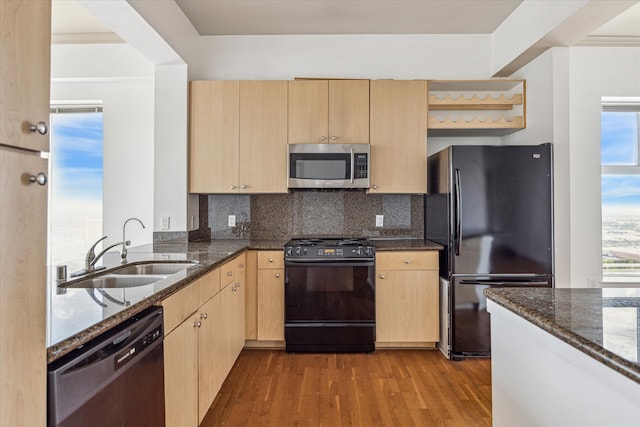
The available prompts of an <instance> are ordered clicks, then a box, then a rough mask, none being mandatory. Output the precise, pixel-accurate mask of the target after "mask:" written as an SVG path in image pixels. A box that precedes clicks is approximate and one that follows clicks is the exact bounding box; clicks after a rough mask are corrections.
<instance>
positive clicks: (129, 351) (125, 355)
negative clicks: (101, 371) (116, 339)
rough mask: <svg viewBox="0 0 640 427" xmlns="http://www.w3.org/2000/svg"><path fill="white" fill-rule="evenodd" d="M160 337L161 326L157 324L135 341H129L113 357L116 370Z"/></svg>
mask: <svg viewBox="0 0 640 427" xmlns="http://www.w3.org/2000/svg"><path fill="white" fill-rule="evenodd" d="M160 338H162V326H158V327H156V328H155V329H153V330H152V331H151V332H148V333H146V334H145V335H143V336H142V337H140V338H139V339H138V340H137V341H135V342H133V343H131V344H130V345H128V346H127V347H126V349H125V350H122V351H121V352H119V353H118V354H117V355H116V356H115V357H114V359H113V362H114V365H115V366H114V368H115V369H116V370H118V369H120V368H122V367H123V366H125V365H126V364H127V363H129V362H130V361H131V360H133V359H134V358H135V357H136V356H137V355H138V354H140V353H142V351H143V350H144V349H145V348H147V347H148V346H149V345H151V344H153V343H154V342H155V341H156V340H158V339H160Z"/></svg>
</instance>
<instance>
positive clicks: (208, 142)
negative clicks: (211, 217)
mask: <svg viewBox="0 0 640 427" xmlns="http://www.w3.org/2000/svg"><path fill="white" fill-rule="evenodd" d="M239 143H240V83H239V82H238V81H193V82H191V83H190V85H189V191H190V192H191V193H238V192H239V164H240V163H239V162H240V149H239V147H240V145H239Z"/></svg>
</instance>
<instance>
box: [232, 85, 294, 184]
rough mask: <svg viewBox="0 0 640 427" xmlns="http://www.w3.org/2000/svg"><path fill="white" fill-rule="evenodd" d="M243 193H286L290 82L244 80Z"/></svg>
mask: <svg viewBox="0 0 640 427" xmlns="http://www.w3.org/2000/svg"><path fill="white" fill-rule="evenodd" d="M239 169H240V178H239V185H240V192H241V193H286V192H287V191H288V190H287V82H286V81H276V80H269V81H248V80H247V81H241V82H240V168H239Z"/></svg>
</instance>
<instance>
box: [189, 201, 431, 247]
mask: <svg viewBox="0 0 640 427" xmlns="http://www.w3.org/2000/svg"><path fill="white" fill-rule="evenodd" d="M229 215H235V216H236V227H229V226H228V216H229ZM376 215H383V216H384V224H383V226H382V227H376ZM243 225H244V226H246V228H244V229H242V228H241V227H242V226H243ZM318 236H319V237H329V236H349V237H369V238H371V237H391V238H396V237H397V238H423V237H424V196H423V195H405V194H399V195H396V194H393V195H392V194H389V195H378V194H366V193H365V192H364V191H350V190H330V191H317V190H302V191H300V190H296V191H292V192H290V193H289V194H261V195H200V230H197V231H195V232H190V236H189V239H190V240H209V239H234V238H241V237H244V238H252V239H266V240H273V239H276V240H282V239H289V238H291V237H318Z"/></svg>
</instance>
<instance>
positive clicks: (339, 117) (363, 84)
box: [329, 80, 369, 144]
mask: <svg viewBox="0 0 640 427" xmlns="http://www.w3.org/2000/svg"><path fill="white" fill-rule="evenodd" d="M329 142H331V143H337V144H368V143H369V80H329Z"/></svg>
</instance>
